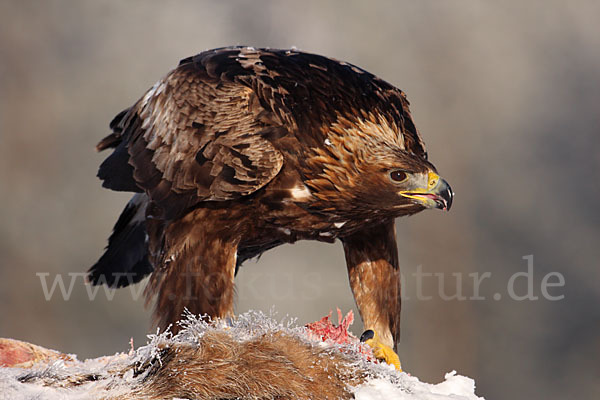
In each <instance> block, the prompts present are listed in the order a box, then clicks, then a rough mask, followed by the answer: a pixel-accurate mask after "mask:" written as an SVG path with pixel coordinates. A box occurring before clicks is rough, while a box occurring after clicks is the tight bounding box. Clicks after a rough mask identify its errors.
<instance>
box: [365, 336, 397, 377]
mask: <svg viewBox="0 0 600 400" xmlns="http://www.w3.org/2000/svg"><path fill="white" fill-rule="evenodd" d="M360 341H361V342H363V343H366V344H367V345H369V347H370V348H371V349H372V350H373V355H374V356H375V358H376V359H378V360H379V361H385V362H386V363H388V364H390V365H393V366H394V367H396V369H397V370H398V371H400V372H402V365H401V364H400V358H399V357H398V354H396V352H395V351H394V350H392V348H391V347H390V346H387V345H385V344H383V343H381V342H380V341H379V337H378V335H377V333H375V331H374V330H372V329H367V330H366V331H364V332H363V334H362V335H361V336H360Z"/></svg>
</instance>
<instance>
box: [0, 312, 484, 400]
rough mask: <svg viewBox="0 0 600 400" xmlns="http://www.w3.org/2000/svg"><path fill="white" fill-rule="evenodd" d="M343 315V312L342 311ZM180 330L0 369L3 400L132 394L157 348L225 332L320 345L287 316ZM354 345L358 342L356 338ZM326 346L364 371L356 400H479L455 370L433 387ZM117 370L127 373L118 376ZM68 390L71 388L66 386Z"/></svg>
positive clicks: (354, 349)
mask: <svg viewBox="0 0 600 400" xmlns="http://www.w3.org/2000/svg"><path fill="white" fill-rule="evenodd" d="M340 315H341V313H340ZM181 326H182V328H183V329H182V331H181V332H180V333H178V334H177V335H172V334H170V333H169V332H163V333H161V334H156V335H149V336H148V338H149V342H148V344H147V345H145V346H142V347H140V348H138V349H137V350H135V351H131V352H130V353H129V354H126V353H117V354H115V355H113V356H106V357H100V358H96V359H91V360H85V361H78V360H76V359H75V361H63V360H59V361H54V362H51V363H46V364H44V363H40V364H36V365H34V366H33V367H30V368H27V369H23V368H7V367H0V400H9V399H10V400H34V399H35V400H45V399H49V400H54V399H60V400H63V399H64V400H84V399H85V400H92V399H102V398H114V397H117V396H124V398H127V395H128V394H129V395H131V388H132V387H135V386H136V385H140V384H143V382H144V378H145V373H141V374H139V375H137V376H134V375H133V371H132V370H131V368H129V369H128V368H127V367H128V366H131V365H133V364H136V363H143V362H144V361H147V360H149V359H151V358H155V357H158V359H159V361H160V357H159V356H158V354H159V347H158V346H159V345H162V346H164V345H174V344H182V343H184V344H197V343H198V339H199V338H201V337H202V335H204V334H206V333H207V332H210V331H226V332H227V333H228V334H230V335H231V336H232V337H233V338H234V339H235V340H237V341H239V342H244V341H246V340H250V339H252V338H256V337H259V336H261V335H263V334H265V333H273V332H275V331H283V332H284V333H286V334H288V335H291V336H294V337H296V338H298V339H299V340H301V341H303V342H307V343H308V342H310V343H312V344H315V342H320V341H321V340H320V339H319V338H315V337H314V336H315V335H312V336H311V335H310V334H309V333H308V332H307V329H306V328H305V327H302V326H297V325H296V322H295V320H293V319H289V318H284V319H283V320H280V321H277V320H275V319H274V317H273V315H271V316H266V315H265V314H263V313H260V312H252V311H250V312H247V313H244V314H241V315H239V316H237V317H236V318H234V319H231V320H226V321H219V322H218V323H214V324H209V323H206V322H204V321H202V320H200V319H198V318H197V317H195V316H193V315H188V316H187V318H186V319H184V320H183V321H182V322H181ZM352 338H353V339H354V340H355V341H357V340H356V338H354V337H352ZM319 345H322V346H335V347H338V348H340V349H342V350H343V352H344V353H345V354H347V355H348V356H349V357H350V358H351V359H352V360H353V361H352V365H353V366H354V367H355V368H358V369H360V370H361V371H364V372H365V375H366V376H368V378H367V379H366V381H365V382H364V383H362V384H360V385H358V386H355V387H351V388H350V390H351V391H352V392H353V394H354V395H355V398H356V399H358V400H380V399H403V400H404V399H410V400H443V399H452V400H475V399H481V397H477V396H476V395H475V382H474V381H473V380H472V379H470V378H468V377H464V376H460V375H458V374H457V373H456V372H455V371H452V372H450V373H448V374H446V376H445V379H444V381H443V382H440V383H437V384H429V383H424V382H421V381H419V379H418V378H417V377H415V376H411V375H410V374H407V373H405V372H398V371H396V370H395V369H394V368H393V367H392V366H389V365H386V364H380V363H373V362H371V361H368V360H367V357H366V356H365V354H363V353H361V350H360V349H361V346H360V344H359V343H354V342H352V343H349V344H335V343H330V341H328V342H327V343H325V342H321V343H319ZM118 371H127V372H125V373H118ZM82 376H94V377H97V379H95V380H85V381H84V382H83V383H81V382H80V384H78V385H75V386H73V385H69V382H70V381H73V380H74V379H77V377H82ZM66 386H69V387H68V388H66Z"/></svg>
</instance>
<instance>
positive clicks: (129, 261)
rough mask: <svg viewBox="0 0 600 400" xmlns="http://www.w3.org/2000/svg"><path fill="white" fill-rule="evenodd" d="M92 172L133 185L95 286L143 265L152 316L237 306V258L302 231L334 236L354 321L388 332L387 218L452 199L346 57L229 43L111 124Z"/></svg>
mask: <svg viewBox="0 0 600 400" xmlns="http://www.w3.org/2000/svg"><path fill="white" fill-rule="evenodd" d="M111 128H112V130H113V133H112V134H111V135H109V136H108V137H106V138H105V139H103V140H102V141H101V142H100V143H99V144H98V146H97V148H98V150H103V149H106V148H114V151H113V153H112V154H111V155H110V156H109V157H108V158H107V159H106V160H105V161H104V163H103V164H102V165H101V166H100V170H99V173H98V176H99V177H100V178H101V179H102V180H103V185H104V186H105V187H108V188H110V189H113V190H124V191H132V192H137V194H136V195H134V197H133V198H132V200H131V201H130V202H129V204H128V205H127V207H126V209H125V211H124V212H123V214H122V215H121V217H120V218H119V221H118V222H117V224H116V226H115V229H114V232H113V234H112V236H111V237H110V239H109V246H108V248H107V250H106V252H105V254H104V255H103V256H102V258H101V259H100V260H99V261H98V263H97V264H95V265H94V266H93V267H92V268H91V270H90V275H89V278H90V281H91V282H92V283H94V284H98V283H106V284H109V285H112V286H117V287H119V286H126V285H128V284H130V283H133V282H137V281H139V280H140V279H141V278H142V277H143V276H145V275H147V274H150V273H152V276H151V278H150V282H149V284H148V287H147V289H146V293H147V296H148V299H152V298H154V297H156V306H155V311H154V318H155V321H156V322H157V324H158V325H159V326H161V327H165V326H167V325H168V324H171V323H173V322H175V321H176V320H178V319H179V317H180V316H181V313H182V312H183V310H184V308H185V307H187V308H188V309H189V310H190V311H191V312H192V313H197V314H204V313H206V314H208V315H210V316H212V317H225V316H229V315H232V314H233V286H234V282H233V281H234V276H235V273H236V272H237V269H238V268H239V266H240V265H241V264H242V262H243V261H244V260H246V259H248V258H252V257H254V256H257V255H260V254H261V253H262V252H264V251H266V250H268V249H271V248H273V247H276V246H278V245H280V244H283V243H293V242H295V241H297V240H301V239H312V240H319V241H325V242H333V241H335V239H340V240H341V241H342V242H343V244H344V251H345V255H346V261H347V264H348V273H349V276H350V283H351V287H352V290H353V292H354V296H355V299H356V302H357V305H358V308H359V310H360V314H361V317H362V319H363V322H364V324H365V328H371V329H375V330H377V331H378V332H379V335H380V336H381V337H382V339H383V341H384V342H386V343H387V344H388V345H393V344H395V343H396V341H397V340H398V338H399V317H400V278H399V277H400V274H399V271H398V256H397V250H396V241H395V233H394V222H393V221H394V218H396V217H399V216H403V215H411V214H415V213H417V212H419V211H421V210H423V209H425V208H443V209H449V208H450V205H451V202H452V191H451V190H450V188H449V186H448V185H447V183H446V182H445V181H444V180H443V179H441V178H440V177H439V176H438V175H437V173H436V170H435V167H434V166H433V165H432V164H431V163H430V162H429V161H427V153H426V151H425V146H424V143H423V141H422V139H421V137H420V135H419V133H418V131H417V129H416V127H415V124H414V122H413V120H412V117H411V115H410V112H409V103H408V101H407V99H406V96H405V95H404V93H403V92H402V91H400V90H399V89H397V88H395V87H393V86H391V85H389V84H388V83H386V82H384V81H382V80H381V79H379V78H377V77H375V76H373V75H372V74H370V73H368V72H366V71H364V70H362V69H360V68H358V67H356V66H353V65H351V64H348V63H344V62H339V61H336V60H332V59H329V58H326V57H322V56H318V55H313V54H308V53H303V52H299V51H296V50H287V51H286V50H266V49H253V48H248V47H233V48H223V49H217V50H211V51H206V52H203V53H201V54H199V55H196V56H194V57H190V58H187V59H184V60H182V61H181V62H180V64H179V66H178V67H177V68H176V69H174V70H173V71H171V72H170V73H169V74H167V75H166V76H165V77H164V78H163V79H161V80H160V81H159V82H157V83H156V84H155V85H154V86H153V87H152V88H151V89H150V90H148V91H147V92H146V94H145V95H144V96H143V97H142V98H141V99H140V100H139V101H137V102H136V103H135V104H134V105H133V106H132V107H131V108H128V109H127V110H125V111H123V112H121V113H120V114H119V115H117V117H115V119H114V120H113V121H112V123H111Z"/></svg>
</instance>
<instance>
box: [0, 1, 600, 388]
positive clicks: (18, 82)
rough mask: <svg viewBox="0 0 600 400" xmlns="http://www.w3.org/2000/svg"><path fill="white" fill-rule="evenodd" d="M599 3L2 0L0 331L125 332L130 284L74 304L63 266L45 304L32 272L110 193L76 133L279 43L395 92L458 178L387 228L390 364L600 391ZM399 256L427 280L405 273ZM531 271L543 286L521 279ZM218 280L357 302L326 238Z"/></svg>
mask: <svg viewBox="0 0 600 400" xmlns="http://www.w3.org/2000/svg"><path fill="white" fill-rule="evenodd" d="M599 16H600V3H599V2H597V1H569V2H567V1H558V0H557V1H554V0H543V1H521V0H514V1H513V0H510V1H507V0H503V1H477V0H453V1H451V0H447V1H435V0H419V1H416V0H413V1H376V2H371V1H369V2H367V1H332V2H325V1H318V0H317V1H297V2H291V1H277V2H275V1H273V2H268V1H231V2H226V1H213V2H204V1H181V2H175V1H161V2H149V1H127V2H124V1H104V0H94V1H44V2H39V1H35V2H33V1H23V0H21V1H6V0H5V1H2V2H1V3H0V221H2V222H1V224H0V337H13V338H18V339H22V340H27V341H31V342H33V343H36V344H39V345H43V346H46V347H50V348H55V349H59V350H62V351H65V352H70V353H77V354H78V355H79V357H80V358H85V357H96V356H100V355H104V354H112V353H114V352H116V351H124V350H126V349H127V348H128V340H129V338H130V337H133V338H134V341H135V344H136V346H139V345H142V344H144V343H145V340H146V338H145V335H146V333H147V332H148V331H149V313H148V311H147V310H145V309H144V301H143V298H141V297H139V298H138V299H137V301H134V299H133V297H134V293H132V292H131V291H130V290H129V289H122V290H120V291H118V292H117V293H116V294H115V296H114V298H113V299H112V300H108V299H107V296H106V294H105V292H103V291H100V292H99V293H98V294H97V297H96V299H95V300H93V301H90V300H89V297H88V295H87V292H86V287H85V286H84V285H83V280H82V277H81V276H78V277H77V279H76V280H75V281H74V286H73V291H72V295H71V296H70V298H69V300H67V301H65V300H63V298H62V296H61V295H60V293H59V291H58V289H56V290H57V292H56V293H54V295H53V296H52V298H51V299H50V300H48V301H47V300H46V299H45V296H44V291H43V287H42V283H41V282H42V281H41V279H40V276H38V275H36V274H39V273H46V274H48V275H47V276H46V279H47V280H48V284H49V285H50V284H51V283H52V281H53V280H54V279H55V277H56V276H57V274H62V275H60V276H63V277H64V279H65V283H66V285H67V289H68V286H69V275H66V274H68V273H79V272H84V271H86V270H87V269H88V268H89V266H91V265H92V264H93V263H94V262H95V261H96V259H97V258H98V257H99V256H100V255H101V252H102V249H103V247H104V246H105V244H106V239H107V237H108V235H109V233H110V230H111V229H112V225H113V223H114V222H115V221H116V218H117V216H118V214H119V212H120V211H121V209H122V208H123V207H124V205H125V203H126V201H127V199H128V197H129V196H128V195H126V194H123V193H116V192H111V191H108V190H104V189H102V188H101V186H100V182H99V181H98V180H97V179H96V177H95V174H96V169H97V166H98V165H99V163H100V162H101V161H102V160H103V159H104V157H106V156H107V154H105V153H103V154H97V153H96V152H95V151H94V145H95V144H96V142H97V141H98V140H99V139H100V138H102V137H103V136H104V135H106V134H107V133H108V122H109V121H110V120H111V118H112V117H113V116H114V115H115V114H116V113H117V112H119V111H121V110H122V109H123V108H125V107H127V106H129V105H131V104H132V103H133V102H134V101H136V100H137V98H139V97H140V96H141V95H142V94H143V92H144V91H145V90H146V89H147V88H149V87H150V86H151V85H152V84H153V83H154V82H155V81H156V80H157V79H159V78H160V77H161V76H162V75H163V74H165V73H166V72H167V71H168V70H169V69H171V68H173V67H175V66H176V65H177V62H178V61H179V59H181V58H184V57H186V56H189V55H192V54H195V53H198V52H201V51H203V50H206V49H210V48H214V47H221V46H226V45H234V44H246V45H252V46H257V47H279V48H289V47H292V46H296V47H298V48H299V49H301V50H305V51H309V52H315V53H320V54H324V55H327V56H331V57H335V58H338V59H342V60H346V61H349V62H352V63H354V64H357V65H359V66H361V67H363V68H365V69H367V70H368V71H370V72H373V73H375V74H376V75H378V76H380V77H382V78H383V79H385V80H387V81H389V82H390V83H392V84H394V85H396V86H398V87H400V88H401V89H403V90H404V91H405V92H406V93H407V94H408V97H409V99H410V101H411V107H412V111H413V116H414V117H415V120H416V122H417V126H418V127H419V128H420V130H421V133H422V135H423V137H424V139H425V141H426V143H427V145H428V150H429V155H430V159H431V160H432V161H433V162H434V163H435V165H436V166H437V167H438V170H439V171H440V173H441V174H442V176H444V177H445V178H446V179H447V180H448V181H449V182H450V183H451V184H452V186H453V188H454V190H455V192H456V193H457V195H456V198H455V204H454V207H453V209H452V211H451V212H450V213H441V212H433V211H430V212H424V213H422V214H420V215H417V216H413V217H411V218H408V219H401V220H398V223H397V228H398V238H399V252H400V259H401V265H402V269H403V274H404V275H405V278H406V279H405V291H404V293H405V296H406V299H405V302H404V308H403V314H402V327H403V336H402V341H401V344H400V356H401V359H402V361H403V364H404V367H405V369H406V370H407V371H409V372H410V373H412V374H413V375H416V376H418V377H419V378H421V379H422V380H425V381H430V382H439V381H440V380H441V379H443V375H444V373H445V372H448V371H451V370H453V369H456V370H457V371H458V372H459V373H460V374H465V375H469V376H471V377H473V378H474V379H475V380H476V384H477V393H478V394H480V395H483V396H485V397H487V398H489V399H495V398H510V399H526V398H565V397H568V398H575V397H577V398H590V399H591V398H599V397H600V383H599V382H600V340H599V332H600V308H599V300H600V286H599V285H598V280H599V278H600V274H599V273H598V266H599V256H600V249H599V245H600V241H599V238H600V229H599V227H600V212H599V211H598V210H597V207H598V205H597V203H598V201H599V199H600V196H599V195H600V185H599V182H598V173H599V171H600V151H599V150H600V149H599V146H598V144H599V134H600V24H598V17H599ZM527 255H533V257H534V258H533V272H534V274H533V278H532V280H531V284H532V287H533V292H532V294H533V295H535V296H537V297H538V300H521V301H518V300H516V299H511V298H510V296H509V292H508V283H509V282H510V280H511V276H514V274H515V273H518V272H524V271H527V261H526V260H524V259H523V258H522V257H524V256H527ZM419 271H421V273H422V274H435V273H437V274H438V275H433V276H426V277H424V278H423V279H422V282H421V283H422V285H421V286H422V287H419V281H418V280H417V279H416V277H415V274H416V273H418V272H419ZM551 272H558V273H560V274H562V276H563V277H564V282H565V284H564V286H563V287H552V288H550V289H549V293H550V294H551V295H552V296H564V298H562V299H561V300H558V301H550V300H548V299H546V298H544V297H543V296H542V294H543V293H542V292H541V285H542V282H543V279H544V276H545V275H546V274H548V273H551ZM486 273H489V275H488V278H485V279H484V280H483V281H482V283H481V286H480V290H479V297H480V298H484V299H483V300H460V299H450V300H449V299H447V296H451V295H452V294H453V293H454V294H455V293H456V291H457V280H458V282H460V284H461V289H462V292H463V293H464V294H466V296H467V297H474V296H475V294H474V288H473V278H472V277H471V276H470V275H468V274H477V275H474V276H475V277H481V276H484V274H486ZM73 276H74V275H73ZM548 279H550V280H549V282H558V279H559V278H557V276H556V275H554V276H553V277H552V278H548ZM514 282H515V288H514V289H515V292H516V293H517V294H519V295H522V294H524V293H525V292H526V291H527V290H528V282H527V281H526V279H525V278H523V277H521V278H518V279H516V280H514ZM142 288H143V286H140V285H138V286H137V287H135V288H134V289H136V290H138V291H139V290H141V289H142ZM419 290H421V292H422V293H421V294H422V295H423V296H420V297H421V299H420V300H419V299H418V298H417V297H418V296H417V295H418V294H419ZM237 293H238V295H237V311H238V312H243V311H245V310H248V309H260V310H264V311H267V312H268V311H269V310H270V309H271V308H272V306H273V305H275V310H276V311H277V312H278V316H279V317H280V318H282V317H284V316H285V315H286V314H289V315H291V316H297V317H298V322H299V323H306V322H310V321H314V320H316V319H318V318H320V317H321V316H323V315H325V314H327V313H328V312H329V310H331V309H333V310H335V307H340V308H341V309H342V310H343V311H344V312H346V311H348V310H349V309H354V310H355V313H356V309H355V308H354V303H353V299H352V296H351V293H350V290H349V288H348V282H347V276H346V269H345V264H344V258H343V253H342V248H341V245H340V244H339V243H336V244H334V245H327V244H321V243H312V242H303V243H298V244H295V245H293V246H291V245H287V246H282V247H280V248H278V249H275V250H273V251H270V252H268V253H266V254H264V255H263V257H262V258H261V259H260V260H259V261H258V262H255V261H249V262H247V263H246V264H245V265H244V266H243V268H242V270H241V271H240V273H239V274H238V279H237ZM498 296H500V298H498ZM356 315H357V316H358V314H357V313H356ZM353 329H354V332H355V333H357V334H360V332H361V322H360V319H357V321H356V323H355V324H354V327H353Z"/></svg>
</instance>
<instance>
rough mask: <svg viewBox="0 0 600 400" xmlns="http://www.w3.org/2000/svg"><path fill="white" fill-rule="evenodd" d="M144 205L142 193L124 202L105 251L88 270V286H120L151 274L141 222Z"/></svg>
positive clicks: (144, 233) (143, 223) (145, 202)
mask: <svg viewBox="0 0 600 400" xmlns="http://www.w3.org/2000/svg"><path fill="white" fill-rule="evenodd" d="M147 204H148V197H147V196H146V195H145V194H136V195H134V196H133V197H132V199H131V200H130V201H129V203H127V206H126V207H125V209H124V210H123V212H122V213H121V216H120V217H119V219H118V221H117V223H116V224H115V227H114V228H113V233H112V234H111V235H110V238H109V239H108V246H107V248H106V251H105V252H104V254H103V255H102V257H100V259H99V260H98V262H97V263H96V264H94V265H93V266H92V267H91V268H90V270H89V271H88V281H89V282H90V283H91V284H92V285H101V284H106V285H108V286H110V287H117V288H118V287H124V286H128V285H130V284H133V283H136V282H139V281H140V280H142V279H143V278H144V277H145V276H146V275H148V274H150V273H152V271H153V270H154V268H153V267H152V265H151V264H150V261H149V259H148V235H147V232H146V222H145V212H146V206H147Z"/></svg>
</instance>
